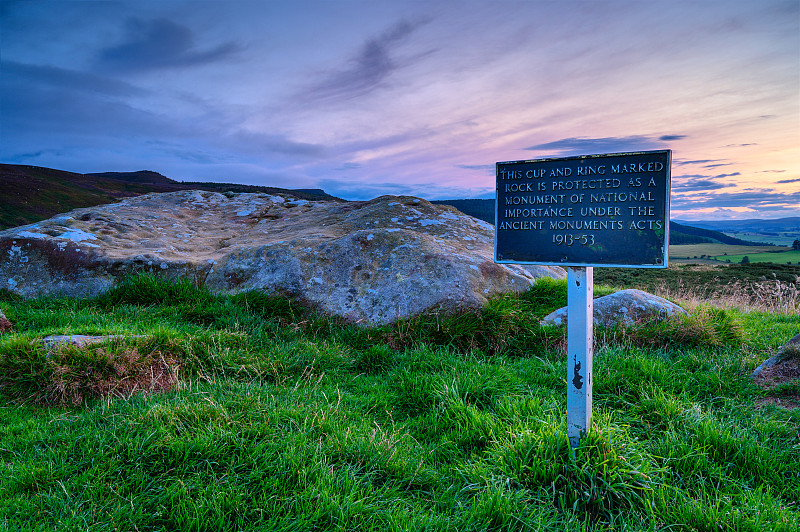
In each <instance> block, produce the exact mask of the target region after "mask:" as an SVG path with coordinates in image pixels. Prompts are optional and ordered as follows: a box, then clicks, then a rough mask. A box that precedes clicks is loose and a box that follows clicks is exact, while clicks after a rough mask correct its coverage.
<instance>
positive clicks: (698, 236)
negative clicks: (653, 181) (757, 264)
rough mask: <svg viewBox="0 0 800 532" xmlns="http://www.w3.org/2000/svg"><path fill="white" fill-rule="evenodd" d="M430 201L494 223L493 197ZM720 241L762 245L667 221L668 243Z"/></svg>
mask: <svg viewBox="0 0 800 532" xmlns="http://www.w3.org/2000/svg"><path fill="white" fill-rule="evenodd" d="M431 203H438V204H441V205H451V206H453V207H455V208H456V209H458V210H460V211H461V212H463V213H464V214H469V215H470V216H474V217H475V218H480V219H481V220H484V221H486V222H489V223H490V224H493V223H494V204H495V200H493V199H457V200H437V201H433V202H431ZM717 242H719V243H722V244H733V245H739V246H763V245H769V244H763V243H758V242H750V241H748V240H741V239H739V238H734V237H731V236H728V235H724V234H722V233H720V232H718V231H712V230H709V229H702V228H698V227H690V226H688V225H683V224H678V223H675V222H670V223H669V243H670V245H674V246H677V245H681V244H703V243H717Z"/></svg>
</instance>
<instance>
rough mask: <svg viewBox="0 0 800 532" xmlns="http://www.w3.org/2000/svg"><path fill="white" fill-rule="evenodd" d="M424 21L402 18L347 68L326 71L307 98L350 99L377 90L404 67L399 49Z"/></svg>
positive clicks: (365, 44) (354, 57) (375, 38)
mask: <svg viewBox="0 0 800 532" xmlns="http://www.w3.org/2000/svg"><path fill="white" fill-rule="evenodd" d="M423 23H424V22H421V21H417V22H409V21H401V22H398V23H397V24H395V25H394V26H392V27H391V28H389V29H388V30H387V31H385V32H384V33H382V34H381V35H379V36H377V37H373V38H371V39H368V40H367V41H366V42H365V43H364V44H363V45H362V46H361V48H360V49H359V51H358V52H357V53H356V54H355V55H354V56H353V57H351V58H350V59H349V60H348V61H347V64H346V65H345V66H344V67H342V68H340V69H338V70H334V71H332V72H329V73H327V74H325V75H324V76H323V78H322V79H321V80H320V81H318V82H316V83H314V84H313V85H312V86H311V87H310V88H309V89H308V90H306V91H304V93H303V94H302V95H301V97H302V98H303V99H304V100H306V99H312V100H350V99H352V98H357V97H360V96H364V95H366V94H368V93H370V92H372V91H374V90H375V89H377V88H378V87H379V86H381V84H382V83H383V82H384V81H385V80H386V79H387V78H388V77H389V76H390V75H391V74H392V73H393V72H395V71H396V70H398V69H399V68H401V66H402V65H401V63H399V62H398V61H397V60H396V59H395V57H394V55H395V49H396V48H397V47H398V46H400V45H401V44H402V43H403V41H405V40H406V38H407V37H408V36H409V35H411V33H413V32H414V31H415V30H416V29H417V28H418V27H419V26H420V25H421V24H423Z"/></svg>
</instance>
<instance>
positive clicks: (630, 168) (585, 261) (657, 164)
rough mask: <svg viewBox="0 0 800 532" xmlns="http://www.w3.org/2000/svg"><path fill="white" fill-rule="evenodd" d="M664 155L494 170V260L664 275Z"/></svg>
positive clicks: (515, 164) (540, 162) (507, 165)
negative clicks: (644, 270) (643, 270)
mask: <svg viewBox="0 0 800 532" xmlns="http://www.w3.org/2000/svg"><path fill="white" fill-rule="evenodd" d="M671 156H672V152H671V151H670V150H659V151H644V152H634V153H611V154H602V155H582V156H577V157H566V158H557V159H536V160H530V161H512V162H503V163H497V200H496V204H495V260H496V261H497V262H499V263H518V264H549V265H553V264H557V265H560V266H621V267H632V268H666V267H667V253H668V242H669V193H670V163H671Z"/></svg>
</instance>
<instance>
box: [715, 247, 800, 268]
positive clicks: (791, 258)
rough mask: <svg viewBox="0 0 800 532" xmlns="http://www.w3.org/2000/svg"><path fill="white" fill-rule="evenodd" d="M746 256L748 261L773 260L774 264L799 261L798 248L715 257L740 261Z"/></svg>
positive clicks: (799, 252)
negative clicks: (777, 251) (778, 251)
mask: <svg viewBox="0 0 800 532" xmlns="http://www.w3.org/2000/svg"><path fill="white" fill-rule="evenodd" d="M755 249H759V248H755ZM745 255H746V256H747V258H748V259H750V262H774V263H776V264H786V263H787V262H791V263H792V264H797V262H798V261H800V250H796V249H795V250H789V251H782V252H780V253H743V254H741V255H730V254H729V255H727V256H721V257H716V258H717V259H719V260H723V261H727V260H728V259H730V261H731V262H742V258H744V257H745Z"/></svg>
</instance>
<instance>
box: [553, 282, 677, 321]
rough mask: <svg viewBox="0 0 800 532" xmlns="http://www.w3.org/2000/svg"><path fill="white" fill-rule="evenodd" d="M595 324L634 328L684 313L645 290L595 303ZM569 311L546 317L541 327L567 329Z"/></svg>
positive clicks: (633, 290)
mask: <svg viewBox="0 0 800 532" xmlns="http://www.w3.org/2000/svg"><path fill="white" fill-rule="evenodd" d="M592 305H593V307H594V312H593V316H594V324H595V325H603V326H605V327H612V326H614V325H616V324H620V325H632V324H634V323H637V322H639V321H642V320H648V319H664V318H668V317H670V316H674V315H675V314H678V313H681V312H685V311H684V310H683V309H682V308H681V307H679V306H678V305H676V304H675V303H672V302H671V301H667V300H666V299H664V298H661V297H658V296H655V295H653V294H649V293H647V292H644V291H642V290H636V289H628V290H620V291H619V292H614V293H613V294H609V295H607V296H603V297H598V298H597V299H595V300H594V301H593V302H592ZM567 310H568V307H561V308H560V309H558V310H555V311H553V312H551V313H550V314H548V315H547V316H545V317H544V319H543V320H542V325H566V324H567Z"/></svg>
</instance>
